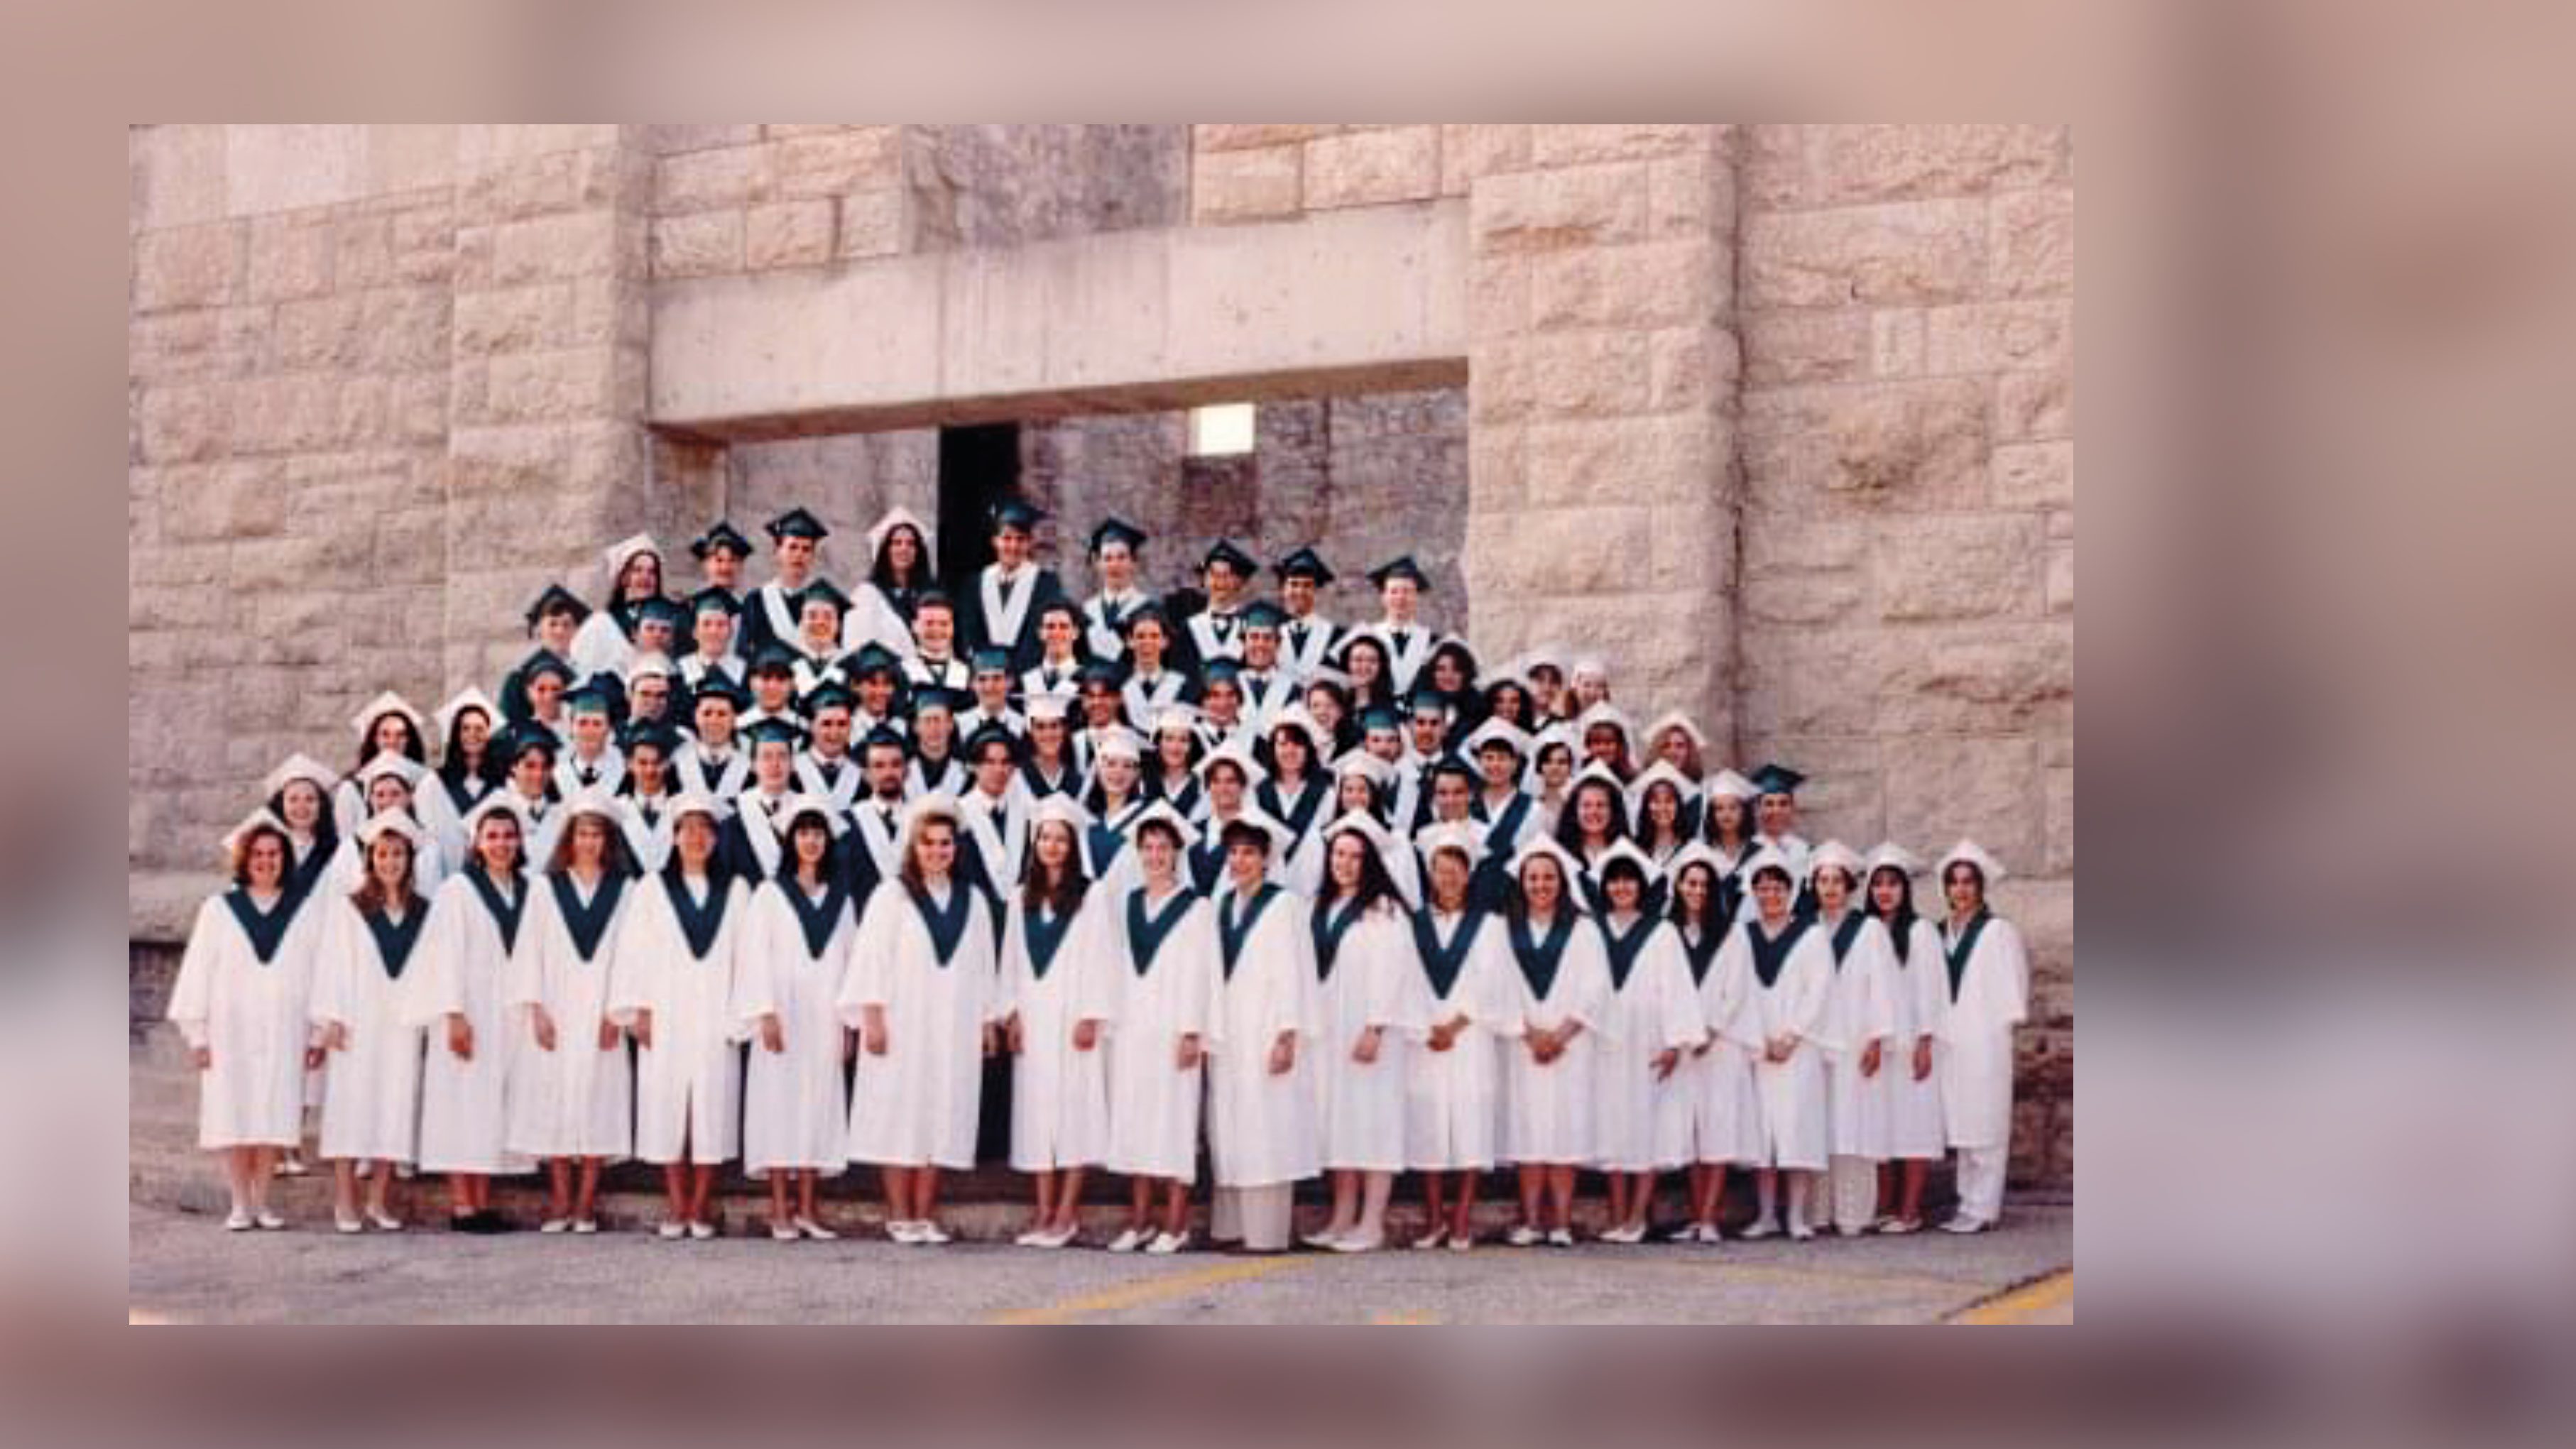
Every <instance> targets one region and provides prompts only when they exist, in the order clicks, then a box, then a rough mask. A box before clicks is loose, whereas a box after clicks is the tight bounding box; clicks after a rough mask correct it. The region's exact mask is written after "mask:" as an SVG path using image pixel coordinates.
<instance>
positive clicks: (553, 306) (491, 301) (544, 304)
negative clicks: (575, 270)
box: [455, 282, 573, 354]
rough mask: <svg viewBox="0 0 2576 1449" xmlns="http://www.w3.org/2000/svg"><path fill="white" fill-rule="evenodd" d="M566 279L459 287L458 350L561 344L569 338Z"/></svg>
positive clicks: (512, 349) (569, 289) (516, 349)
mask: <svg viewBox="0 0 2576 1449" xmlns="http://www.w3.org/2000/svg"><path fill="white" fill-rule="evenodd" d="M572 288H573V284H572V283H570V282H541V283H538V284H536V285H534V286H527V287H500V288H495V289H492V290H490V291H481V292H460V293H458V294H457V296H456V307H455V343H456V347H457V349H458V350H459V351H462V352H470V353H480V354H490V353H496V352H526V351H530V350H532V349H536V348H541V347H555V346H562V345H564V344H566V343H568V342H570V341H571V340H572V337H571V335H570V333H571V325H572Z"/></svg>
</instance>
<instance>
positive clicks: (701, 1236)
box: [689, 1222, 716, 1243]
mask: <svg viewBox="0 0 2576 1449" xmlns="http://www.w3.org/2000/svg"><path fill="white" fill-rule="evenodd" d="M715 1235H716V1225H715V1224H713V1223H699V1222H693V1223H691V1224H689V1237H690V1239H691V1240H692V1241H694V1242H700V1243H703V1242H705V1241H706V1240H707V1239H709V1238H712V1237H714V1236H715Z"/></svg>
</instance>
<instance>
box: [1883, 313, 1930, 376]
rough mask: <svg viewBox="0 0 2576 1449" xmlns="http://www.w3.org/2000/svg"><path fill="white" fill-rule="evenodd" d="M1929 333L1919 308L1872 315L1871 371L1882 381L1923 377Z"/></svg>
mask: <svg viewBox="0 0 2576 1449" xmlns="http://www.w3.org/2000/svg"><path fill="white" fill-rule="evenodd" d="M1929 331H1930V328H1929V326H1928V324H1927V323H1926V321H1925V319H1924V313H1923V309H1921V308H1919V307H1903V308H1897V309H1895V310H1892V311H1882V312H1873V313H1871V314H1870V319H1869V357H1870V363H1869V370H1870V371H1871V372H1872V373H1874V374H1876V375H1877V376H1879V377H1920V376H1922V375H1923V364H1924V360H1925V357H1926V355H1927V354H1926V347H1927V335H1928V333H1929Z"/></svg>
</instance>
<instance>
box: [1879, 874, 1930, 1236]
mask: <svg viewBox="0 0 2576 1449" xmlns="http://www.w3.org/2000/svg"><path fill="white" fill-rule="evenodd" d="M1922 868H1923V867H1922V862H1920V861H1918V860H1916V859H1915V858H1914V857H1913V856H1912V855H1910V854H1908V853H1907V852H1906V851H1905V850H1904V849H1903V848H1902V847H1899V846H1897V845H1895V844H1893V843H1890V844H1885V845H1881V846H1880V847H1879V848H1878V849H1876V850H1874V851H1872V852H1870V856H1869V911H1870V913H1871V914H1872V915H1875V916H1877V917H1878V920H1879V924H1880V925H1881V926H1883V927H1885V928H1886V931H1887V941H1888V947H1889V952H1888V954H1889V963H1890V965H1891V967H1892V968H1893V970H1892V971H1891V973H1890V974H1891V978H1892V980H1893V982H1894V989H1893V990H1892V991H1890V992H1889V993H1888V1001H1889V1004H1890V1005H1891V1006H1892V1007H1893V1008H1894V1012H1895V1017H1896V1025H1895V1030H1894V1032H1893V1034H1892V1035H1891V1036H1890V1037H1889V1041H1890V1043H1891V1048H1892V1049H1891V1051H1890V1054H1889V1057H1890V1059H1889V1061H1888V1064H1887V1074H1888V1077H1889V1082H1888V1111H1887V1153H1888V1157H1889V1159H1890V1160H1889V1162H1888V1164H1887V1167H1886V1168H1883V1169H1882V1170H1881V1171H1880V1173H1879V1178H1880V1191H1879V1201H1880V1202H1881V1203H1882V1204H1886V1203H1894V1204H1895V1206H1894V1207H1893V1208H1890V1209H1889V1210H1888V1211H1887V1214H1886V1216H1884V1217H1882V1218H1881V1219H1880V1220H1879V1223H1878V1230H1879V1231H1880V1232H1882V1233H1898V1234H1902V1233H1911V1232H1917V1231H1920V1230H1921V1229H1922V1227H1923V1184H1924V1179H1925V1178H1926V1177H1928V1176H1930V1169H1931V1166H1932V1164H1933V1163H1935V1162H1938V1161H1940V1160H1941V1159H1942V1158H1943V1157H1944V1156H1946V1155H1947V1152H1948V1145H1949V1144H1948V1139H1947V1135H1946V1127H1947V1124H1946V1123H1944V1122H1943V1120H1942V1117H1941V1078H1940V1074H1939V1073H1937V1072H1935V1071H1934V1070H1933V1067H1934V1065H1935V1063H1934V1061H1933V1055H1934V1051H1935V1045H1934V1042H1933V1039H1932V1023H1933V1021H1934V1020H1935V1019H1936V1018H1937V1017H1938V1016H1939V1014H1940V1011H1941V1005H1942V1001H1941V998H1942V996H1943V994H1944V993H1946V992H1947V991H1948V990H1949V979H1948V972H1947V971H1946V970H1945V969H1944V968H1943V964H1942V958H1941V931H1940V928H1939V927H1937V926H1935V925H1933V924H1932V923H1931V922H1930V921H1927V920H1925V919H1923V917H1921V916H1920V915H1918V914H1916V913H1915V910H1914V876H1915V873H1916V872H1917V871H1919V870H1921V869H1922Z"/></svg>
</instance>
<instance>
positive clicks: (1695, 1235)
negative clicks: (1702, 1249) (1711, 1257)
mask: <svg viewBox="0 0 2576 1449" xmlns="http://www.w3.org/2000/svg"><path fill="white" fill-rule="evenodd" d="M1691 1241H1692V1242H1694V1243H1705V1244H1707V1245H1708V1246H1710V1247H1712V1248H1714V1247H1716V1246H1717V1245H1718V1244H1720V1243H1723V1242H1725V1241H1726V1235H1725V1234H1724V1233H1721V1232H1719V1231H1718V1230H1717V1224H1715V1223H1701V1224H1699V1225H1698V1227H1697V1228H1696V1229H1695V1230H1694V1231H1693V1232H1692V1233H1691Z"/></svg>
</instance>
